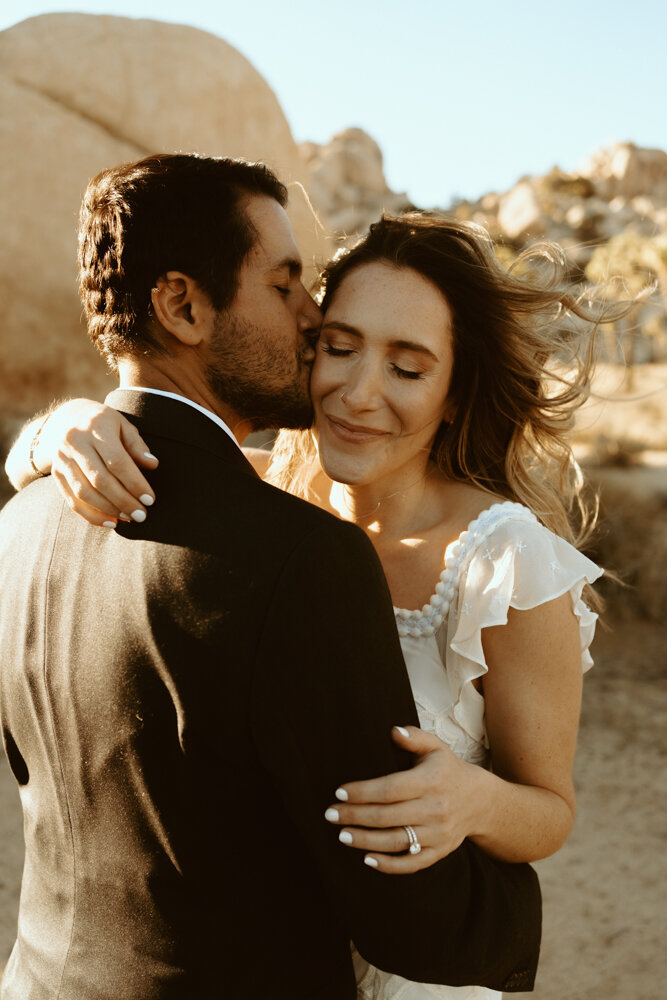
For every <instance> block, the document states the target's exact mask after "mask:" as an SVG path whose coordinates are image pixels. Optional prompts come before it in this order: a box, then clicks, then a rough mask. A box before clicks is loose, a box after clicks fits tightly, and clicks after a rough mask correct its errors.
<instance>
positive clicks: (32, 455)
mask: <svg viewBox="0 0 667 1000" xmlns="http://www.w3.org/2000/svg"><path fill="white" fill-rule="evenodd" d="M50 416H51V414H50V413H47V414H46V416H45V417H44V419H43V420H42V422H41V424H40V425H39V427H38V428H37V431H36V433H35V436H34V438H33V439H32V442H31V444H30V464H31V466H32V467H33V469H34V471H35V472H36V473H37V475H38V476H47V475H48V473H47V472H42V470H41V469H38V468H37V466H36V465H35V448H36V447H37V442H38V441H39V435H40V434H41V433H42V431H43V430H44V428H45V427H46V422H47V420H48V419H49V417H50Z"/></svg>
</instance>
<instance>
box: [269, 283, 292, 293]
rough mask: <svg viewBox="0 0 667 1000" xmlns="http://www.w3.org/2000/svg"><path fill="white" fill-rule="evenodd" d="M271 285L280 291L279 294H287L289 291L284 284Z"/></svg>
mask: <svg viewBox="0 0 667 1000" xmlns="http://www.w3.org/2000/svg"><path fill="white" fill-rule="evenodd" d="M273 287H274V288H275V290H276V291H277V292H280V294H281V295H289V293H290V290H289V288H286V287H285V286H284V285H274V286H273Z"/></svg>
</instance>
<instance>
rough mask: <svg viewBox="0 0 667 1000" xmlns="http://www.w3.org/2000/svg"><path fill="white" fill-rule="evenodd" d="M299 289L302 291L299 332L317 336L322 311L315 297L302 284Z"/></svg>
mask: <svg viewBox="0 0 667 1000" xmlns="http://www.w3.org/2000/svg"><path fill="white" fill-rule="evenodd" d="M301 289H302V292H303V301H302V302H300V303H299V316H298V325H299V332H300V333H304V334H306V335H307V336H309V337H316V336H318V334H319V332H320V326H321V325H322V311H321V310H320V307H319V306H318V304H317V302H316V301H315V299H314V298H313V297H312V295H310V294H309V293H308V292H307V291H306V289H305V288H304V287H303V285H302V286H301Z"/></svg>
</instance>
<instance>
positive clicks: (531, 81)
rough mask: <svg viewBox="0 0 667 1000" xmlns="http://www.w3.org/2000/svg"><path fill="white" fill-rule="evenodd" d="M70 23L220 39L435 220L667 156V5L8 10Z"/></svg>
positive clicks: (363, 2) (380, 2)
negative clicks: (538, 186) (608, 151)
mask: <svg viewBox="0 0 667 1000" xmlns="http://www.w3.org/2000/svg"><path fill="white" fill-rule="evenodd" d="M62 9H66V10H70V11H71V10H77V11H82V12H88V13H96V14H102V13H103V14H117V15H122V16H129V17H149V18H154V19H157V20H163V21H174V22H178V23H182V24H190V25H193V26H195V27H198V28H203V29H204V30H206V31H210V32H212V33H214V34H216V35H219V36H220V37H222V38H224V39H225V40H226V41H228V42H230V43H231V44H233V45H235V46H236V47H237V48H238V49H239V50H240V51H241V52H242V53H243V54H244V55H245V56H247V57H248V59H250V61H251V62H252V63H253V64H254V66H255V67H256V68H257V69H258V70H259V71H260V72H261V73H262V74H263V76H264V77H265V78H266V79H267V80H268V82H269V83H270V84H271V86H272V87H273V89H274V91H275V92H276V94H277V95H278V98H279V99H280V101H281V104H282V107H283V109H284V111H285V114H286V115H287V118H288V120H289V122H290V124H291V127H292V132H293V134H294V137H295V138H296V139H297V141H302V140H305V139H312V140H314V141H316V142H326V141H327V140H328V139H329V138H330V137H331V136H332V135H333V134H334V133H335V132H338V131H340V130H342V129H344V128H347V127H348V126H352V125H356V126H360V127H361V128H363V129H365V130H366V131H367V132H369V133H370V134H371V135H372V136H373V137H374V138H375V139H376V140H377V141H378V142H379V144H380V146H381V148H382V150H383V153H384V157H385V173H386V176H387V180H388V182H389V184H390V186H391V187H392V188H394V189H395V190H398V191H407V193H408V194H409V196H410V197H411V199H412V200H413V201H414V202H415V204H417V205H418V206H420V207H424V208H426V207H433V206H436V205H441V206H445V205H447V204H448V203H449V202H450V200H451V199H452V198H453V197H454V196H457V195H458V196H466V197H471V198H474V197H478V196H480V195H482V194H484V193H485V192H487V191H491V190H496V191H503V190H506V189H507V188H509V187H511V186H512V184H513V183H514V182H515V181H516V180H517V179H518V178H519V177H520V176H521V175H522V174H532V173H544V172H546V171H547V170H549V169H550V168H551V167H552V166H554V164H558V165H559V166H561V167H562V168H563V169H565V170H573V169H576V167H577V165H578V164H579V163H581V162H582V161H583V160H584V159H585V158H586V157H587V156H588V155H589V154H590V153H592V152H593V151H594V150H596V149H599V148H600V147H602V146H606V145H609V144H610V143H612V142H614V141H615V140H631V141H633V142H636V143H637V144H638V145H642V146H651V147H659V148H661V149H667V57H666V55H665V53H666V51H667V2H666V0H604V2H601V0H550V2H549V3H545V2H544V0H505V2H501V0H477V2H476V0H329V2H328V3H320V4H318V3H316V2H314V0H310V2H308V3H306V2H305V0H283V2H282V3H278V2H276V0H187V2H185V0H180V2H178V3H176V2H174V0H115V2H114V0H83V2H82V3H81V4H80V5H78V4H77V3H76V2H74V3H72V4H70V5H69V6H65V7H64V5H63V3H62V2H60V3H58V2H53V0H41V2H40V0H35V2H33V0H14V2H10V0H4V2H3V3H2V4H0V29H2V28H6V27H9V26H10V25H11V24H14V23H15V22H16V21H20V20H23V19H24V18H27V17H32V16H34V15H36V14H42V13H47V12H51V11H57V10H62ZM0 72H1V68H0Z"/></svg>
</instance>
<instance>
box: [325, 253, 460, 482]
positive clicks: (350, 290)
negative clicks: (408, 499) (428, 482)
mask: <svg viewBox="0 0 667 1000" xmlns="http://www.w3.org/2000/svg"><path fill="white" fill-rule="evenodd" d="M453 361H454V354H453V342H452V316H451V311H450V309H449V306H448V304H447V301H446V300H445V298H444V297H443V295H442V294H441V293H440V292H439V291H438V289H437V288H436V287H435V286H434V285H432V284H431V283H430V282H429V281H428V280H427V279H426V278H424V277H422V276H421V275H420V274H419V273H418V272H417V271H413V270H412V269H410V268H399V267H394V266H392V265H391V264H388V263H383V262H376V263H372V264H363V265H360V266H359V267H358V268H356V269H355V270H353V271H351V272H350V274H348V275H347V276H346V277H345V278H344V279H343V281H342V283H341V285H340V287H339V289H338V291H337V292H336V293H335V295H334V296H333V299H332V301H331V302H330V303H329V306H328V308H327V311H326V314H325V317H324V322H323V324H322V332H321V335H320V340H319V344H318V349H317V357H316V359H315V365H314V367H313V373H312V378H311V395H312V399H313V406H314V410H315V425H314V434H315V439H316V441H317V445H318V450H319V456H320V462H321V463H322V467H323V469H324V471H325V472H326V473H327V475H328V476H329V477H330V478H331V479H334V480H336V481H337V482H342V483H347V484H349V485H369V484H371V483H375V482H380V481H382V480H384V479H391V478H392V477H394V478H395V475H396V474H397V473H398V474H401V475H402V474H403V473H405V474H406V475H408V474H409V475H412V476H415V475H416V476H417V478H418V477H419V475H420V473H422V472H423V471H424V470H425V468H426V466H427V464H428V458H429V454H430V451H431V445H432V444H433V439H434V438H435V435H436V432H437V430H438V427H439V426H440V423H441V421H442V420H443V418H445V419H447V420H450V419H451V417H452V414H451V413H449V412H448V407H447V395H448V391H449V383H450V379H451V374H452V366H453Z"/></svg>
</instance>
